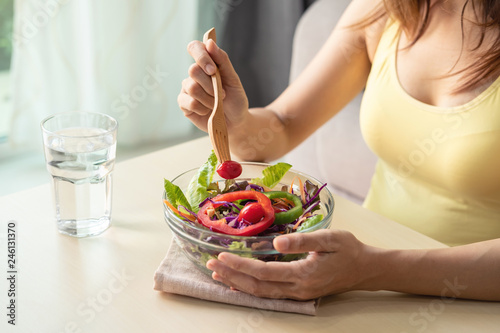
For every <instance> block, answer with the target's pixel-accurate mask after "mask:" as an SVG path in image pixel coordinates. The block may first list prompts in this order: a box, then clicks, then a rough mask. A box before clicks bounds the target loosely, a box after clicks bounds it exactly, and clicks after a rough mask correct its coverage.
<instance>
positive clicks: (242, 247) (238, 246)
mask: <svg viewBox="0 0 500 333" xmlns="http://www.w3.org/2000/svg"><path fill="white" fill-rule="evenodd" d="M229 249H230V250H233V251H237V253H235V254H237V255H239V256H240V257H244V258H252V250H251V249H250V248H248V247H247V246H246V244H245V242H238V241H233V242H232V243H231V244H230V245H229Z"/></svg>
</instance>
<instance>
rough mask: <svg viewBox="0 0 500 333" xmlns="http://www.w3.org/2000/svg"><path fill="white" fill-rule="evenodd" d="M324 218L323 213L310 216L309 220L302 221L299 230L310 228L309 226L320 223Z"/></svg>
mask: <svg viewBox="0 0 500 333" xmlns="http://www.w3.org/2000/svg"><path fill="white" fill-rule="evenodd" d="M322 220H323V215H321V214H319V215H313V216H311V217H309V218H308V219H307V220H305V221H304V223H302V224H301V225H300V226H299V227H298V228H297V231H302V230H305V229H309V228H311V227H313V226H315V225H316V224H318V223H319V222H321V221H322Z"/></svg>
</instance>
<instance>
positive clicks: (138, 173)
mask: <svg viewBox="0 0 500 333" xmlns="http://www.w3.org/2000/svg"><path fill="white" fill-rule="evenodd" d="M210 149H211V147H210V143H209V140H208V139H207V138H206V137H205V138H201V139H198V140H195V141H191V142H188V143H185V144H182V145H179V146H175V147H172V148H168V149H164V150H160V151H157V152H155V153H152V154H148V155H144V156H141V157H138V158H135V159H132V160H128V161H125V162H122V163H119V164H117V165H116V167H115V176H114V177H115V178H114V181H115V183H114V198H113V222H112V227H111V228H110V229H109V230H107V231H106V232H105V233H103V234H102V235H100V236H97V237H93V238H86V239H75V238H71V237H68V236H64V235H60V234H59V233H58V232H57V231H56V227H55V222H54V217H53V215H54V213H53V208H52V201H51V200H52V199H51V192H50V187H49V185H48V184H47V185H43V186H40V187H35V188H33V189H30V190H27V191H23V192H19V193H15V194H12V195H8V196H4V197H2V198H0V214H1V215H0V218H1V219H0V241H1V242H0V249H1V250H0V258H1V261H0V263H1V264H0V266H1V267H2V278H1V279H0V281H1V282H0V304H1V305H2V306H1V309H2V310H0V314H1V316H0V318H1V319H0V322H1V324H0V328H1V329H0V331H1V332H217V333H221V332H285V331H286V332H310V331H312V332H332V331H335V332H349V333H352V332H384V333H385V332H408V333H410V332H472V331H474V332H499V331H500V303H494V302H477V301H466V300H454V301H451V302H446V303H445V302H443V301H442V300H441V299H439V298H433V297H421V296H412V295H405V294H399V293H392V292H350V293H346V294H342V295H338V296H330V297H325V298H323V299H322V301H321V304H320V307H319V311H318V315H317V316H316V317H310V316H305V315H297V314H290V313H277V312H271V311H262V310H256V309H250V308H246V307H238V306H231V305H226V304H220V303H214V302H208V301H202V300H198V299H193V298H189V297H185V296H178V295H172V294H165V293H160V292H156V291H154V290H153V274H154V272H155V270H156V268H157V267H158V265H159V264H160V262H161V260H162V259H163V257H164V256H165V254H166V251H167V249H168V246H169V244H170V242H171V241H172V233H171V232H170V230H169V228H168V227H167V225H166V223H165V222H164V219H163V213H162V204H161V199H160V198H161V195H162V191H163V188H162V187H163V178H164V177H165V178H169V179H172V178H173V177H174V176H176V175H177V174H179V173H181V172H183V171H185V170H187V169H190V168H193V167H197V166H199V165H201V164H202V163H203V162H204V161H205V160H206V157H207V156H208V153H209V151H210ZM8 221H15V222H16V225H17V239H16V243H17V250H16V255H17V259H18V261H17V262H16V265H17V267H16V268H17V275H16V279H17V281H16V282H17V284H16V288H15V289H16V326H12V325H9V324H7V320H8V319H9V318H8V317H7V316H6V315H7V313H8V311H9V310H8V309H7V308H6V305H7V301H8V296H7V293H8V289H9V284H8V281H7V279H6V278H5V276H6V275H7V277H9V275H8V273H7V271H8V267H7V251H6V250H7V245H6V244H7V239H6V238H7V224H8ZM334 227H336V228H342V229H346V230H350V231H351V232H353V233H354V234H355V235H356V236H357V237H358V238H359V239H360V240H362V241H364V242H367V243H369V244H372V245H376V246H381V247H390V248H430V247H443V246H444V245H443V244H441V243H439V242H436V241H434V240H432V239H430V238H428V237H425V236H423V235H421V234H419V233H417V232H415V231H412V230H410V229H407V228H405V227H403V226H401V225H398V224H396V223H394V222H392V221H389V220H387V219H385V218H383V217H381V216H379V215H376V214H374V213H372V212H370V211H368V210H365V209H363V208H361V207H359V206H358V205H356V204H353V203H351V202H349V201H347V200H345V199H343V198H341V197H336V211H335V214H334ZM444 287H445V286H443V288H444Z"/></svg>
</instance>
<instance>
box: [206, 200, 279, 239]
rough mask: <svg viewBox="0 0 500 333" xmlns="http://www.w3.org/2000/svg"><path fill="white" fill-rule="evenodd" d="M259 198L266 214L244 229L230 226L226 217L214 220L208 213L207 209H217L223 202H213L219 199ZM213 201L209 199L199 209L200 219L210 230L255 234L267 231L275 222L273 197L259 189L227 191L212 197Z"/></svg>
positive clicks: (227, 233) (247, 234)
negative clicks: (267, 195) (258, 190)
mask: <svg viewBox="0 0 500 333" xmlns="http://www.w3.org/2000/svg"><path fill="white" fill-rule="evenodd" d="M247 199H248V200H257V202H258V203H259V204H260V205H262V208H263V209H264V216H263V217H262V219H261V220H260V221H259V222H257V223H255V224H251V225H249V226H247V227H245V228H243V229H236V228H233V227H230V226H229V225H228V224H227V221H226V219H225V218H223V219H220V220H212V219H210V217H209V216H208V214H207V210H208V209H210V208H212V209H215V208H217V207H219V206H221V205H223V204H217V203H215V204H214V203H213V202H212V201H214V202H217V201H229V202H233V201H236V200H247ZM212 201H207V202H206V203H205V204H204V205H203V206H202V207H201V208H200V210H199V211H198V214H197V215H198V220H199V221H200V223H201V224H203V225H204V226H205V227H207V228H209V229H210V230H213V231H217V232H220V233H221V234H226V235H234V236H255V235H257V234H260V233H261V232H263V231H265V230H266V229H267V228H269V227H270V226H271V225H272V224H273V222H274V209H273V205H272V203H271V199H269V198H268V197H266V196H265V195H264V194H262V193H260V192H257V191H237V192H230V193H225V194H219V195H217V196H215V197H213V198H212Z"/></svg>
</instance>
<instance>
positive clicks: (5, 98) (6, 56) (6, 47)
mask: <svg viewBox="0 0 500 333" xmlns="http://www.w3.org/2000/svg"><path fill="white" fill-rule="evenodd" d="M13 21H14V0H2V1H0V143H3V142H6V141H7V133H8V129H9V123H10V118H11V115H12V90H11V84H10V64H11V55H12V26H13Z"/></svg>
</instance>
